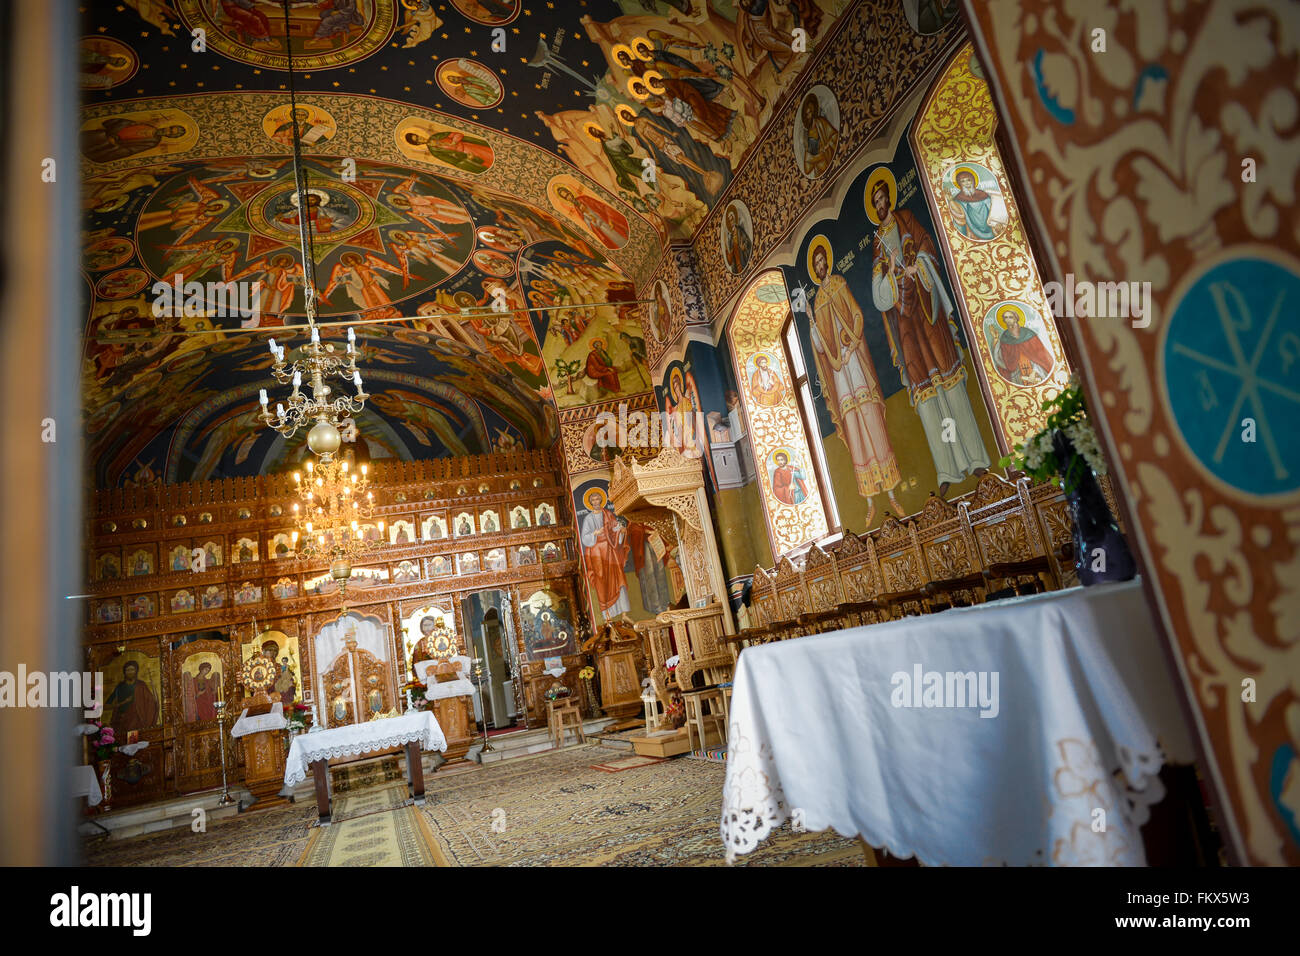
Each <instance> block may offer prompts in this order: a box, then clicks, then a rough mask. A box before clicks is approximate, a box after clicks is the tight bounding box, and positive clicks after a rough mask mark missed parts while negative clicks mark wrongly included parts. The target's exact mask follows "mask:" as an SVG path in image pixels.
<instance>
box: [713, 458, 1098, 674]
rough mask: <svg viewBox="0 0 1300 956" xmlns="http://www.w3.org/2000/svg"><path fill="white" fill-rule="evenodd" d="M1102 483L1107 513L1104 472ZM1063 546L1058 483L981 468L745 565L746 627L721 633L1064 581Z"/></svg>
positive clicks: (1067, 538) (852, 618)
mask: <svg viewBox="0 0 1300 956" xmlns="http://www.w3.org/2000/svg"><path fill="white" fill-rule="evenodd" d="M1102 488H1103V490H1104V492H1105V494H1106V497H1107V499H1108V500H1109V503H1110V505H1111V509H1112V511H1115V500H1114V495H1113V492H1112V489H1111V487H1110V485H1109V483H1108V482H1107V481H1106V480H1105V479H1102ZM1116 513H1118V512H1116ZM1070 548H1071V522H1070V517H1069V513H1068V510H1067V504H1066V501H1065V498H1064V497H1063V496H1062V495H1061V493H1060V491H1059V490H1058V489H1056V488H1055V487H1053V486H1051V485H1040V486H1037V487H1030V485H1029V482H1028V480H1027V479H1021V480H1020V481H1019V482H1017V483H1015V484H1012V483H1010V482H1007V481H1005V480H1003V479H1002V478H999V477H998V476H997V475H994V474H992V473H988V474H986V475H984V476H982V477H981V478H980V480H979V482H978V484H977V485H976V488H975V490H974V491H973V492H971V493H970V494H969V495H967V496H965V497H963V498H959V499H956V500H954V501H951V502H949V501H944V500H943V499H941V498H938V497H934V496H931V498H930V500H929V501H928V502H927V503H926V506H925V507H924V508H923V509H922V510H921V511H920V512H918V513H917V514H915V515H912V516H910V517H908V518H902V519H900V518H895V517H887V518H886V519H885V521H884V523H883V524H882V525H881V527H880V528H878V529H876V530H874V531H871V532H869V533H867V534H864V535H855V534H853V533H852V532H848V533H846V534H845V535H844V537H843V538H842V539H841V540H840V541H838V542H836V543H835V544H834V545H832V546H831V547H829V548H827V549H825V550H823V549H822V548H819V547H816V546H814V547H813V548H812V549H810V550H809V551H807V552H806V553H804V554H803V555H801V556H800V557H799V559H798V560H797V561H791V560H790V559H788V558H785V559H782V560H781V562H780V563H778V564H777V565H776V567H774V568H772V569H771V570H767V569H764V568H755V569H754V576H753V583H752V585H751V596H750V602H749V607H748V611H747V617H748V620H747V626H746V627H744V628H743V629H742V630H741V632H740V633H739V634H737V635H734V636H732V637H729V638H727V639H726V640H728V642H729V643H731V644H732V645H733V647H736V648H739V647H746V646H750V645H753V644H763V643H768V642H769V641H776V640H785V639H787V638H791V637H801V636H804V635H806V634H813V633H822V632H825V631H828V630H838V629H840V628H844V627H852V626H857V625H862V624H871V623H877V622H880V621H886V620H893V619H897V618H899V617H902V616H904V615H907V614H916V613H927V612H930V611H938V610H944V609H946V608H949V607H952V606H957V605H963V604H973V603H979V602H981V601H984V600H988V599H990V598H991V597H1000V596H1006V595H1009V594H1015V593H1021V594H1023V593H1030V592H1034V591H1039V590H1051V589H1055V588H1059V587H1063V586H1069V585H1071V584H1074V583H1076V582H1077V578H1076V577H1075V575H1074V569H1073V566H1072V564H1071V561H1070V560H1069V552H1070Z"/></svg>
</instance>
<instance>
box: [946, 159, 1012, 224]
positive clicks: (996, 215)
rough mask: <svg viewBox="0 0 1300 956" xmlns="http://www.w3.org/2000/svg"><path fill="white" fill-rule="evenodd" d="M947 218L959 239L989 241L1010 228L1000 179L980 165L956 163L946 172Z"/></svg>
mask: <svg viewBox="0 0 1300 956" xmlns="http://www.w3.org/2000/svg"><path fill="white" fill-rule="evenodd" d="M942 181H943V190H944V193H945V196H944V199H945V203H944V205H945V206H946V209H947V214H948V217H949V218H950V219H951V220H952V224H953V228H954V229H955V230H956V232H957V234H958V235H960V236H965V237H966V238H967V239H972V240H975V241H978V242H989V241H991V240H993V239H996V238H997V237H998V236H999V235H1001V234H1002V230H1003V229H1004V228H1006V225H1007V204H1006V200H1005V199H1004V198H1003V196H1002V186H1001V185H1000V184H999V183H998V178H997V176H995V175H993V173H992V172H991V171H990V170H989V168H988V167H987V166H981V165H980V164H979V163H966V162H962V163H954V164H953V165H951V166H949V167H948V168H947V169H945V170H944V172H943V180H942Z"/></svg>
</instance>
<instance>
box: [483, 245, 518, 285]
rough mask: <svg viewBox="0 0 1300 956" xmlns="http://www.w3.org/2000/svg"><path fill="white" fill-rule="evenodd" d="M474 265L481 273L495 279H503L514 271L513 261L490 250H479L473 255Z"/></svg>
mask: <svg viewBox="0 0 1300 956" xmlns="http://www.w3.org/2000/svg"><path fill="white" fill-rule="evenodd" d="M474 265H476V266H478V268H479V269H481V270H482V271H483V272H486V273H487V274H488V275H490V276H496V277H497V278H504V277H505V276H508V275H510V274H512V273H513V272H514V271H515V264H514V261H513V260H511V259H508V258H506V257H505V256H503V255H502V254H501V253H499V252H494V251H492V250H491V249H480V250H479V251H478V252H476V253H474Z"/></svg>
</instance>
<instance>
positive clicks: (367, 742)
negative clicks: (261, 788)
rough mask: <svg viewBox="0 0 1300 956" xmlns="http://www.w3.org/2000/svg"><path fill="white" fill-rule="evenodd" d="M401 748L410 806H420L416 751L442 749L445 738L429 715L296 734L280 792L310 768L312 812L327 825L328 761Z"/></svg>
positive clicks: (420, 780)
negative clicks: (313, 795)
mask: <svg viewBox="0 0 1300 956" xmlns="http://www.w3.org/2000/svg"><path fill="white" fill-rule="evenodd" d="M401 746H405V748H406V774H407V780H408V782H409V783H410V785H411V796H412V797H414V798H415V802H416V804H417V805H418V804H422V803H424V765H423V764H422V763H421V761H420V751H422V750H437V751H445V750H446V749H447V738H446V737H444V736H443V734H442V728H441V727H439V726H438V721H437V720H435V719H434V716H433V713H432V712H431V711H427V710H426V711H413V712H412V713H409V714H404V715H402V716H401V717H387V718H384V719H383V720H372V721H369V722H367V723H364V724H349V725H348V726H346V727H333V728H331V729H329V730H321V731H317V732H316V733H311V734H299V735H298V736H297V737H294V738H293V743H292V744H290V746H289V757H288V759H287V760H286V762H285V767H284V786H285V789H286V790H290V789H292V788H293V787H294V786H295V785H297V784H298V783H300V782H301V781H303V780H306V779H307V768H308V767H310V768H311V772H312V777H313V778H314V779H315V781H316V812H317V814H318V815H319V817H320V823H321V825H322V826H328V825H329V823H330V819H331V817H330V814H331V805H330V796H331V786H330V772H329V761H330V760H332V759H335V758H338V757H360V756H364V755H365V754H370V753H375V752H377V751H381V750H388V749H390V748H392V747H401Z"/></svg>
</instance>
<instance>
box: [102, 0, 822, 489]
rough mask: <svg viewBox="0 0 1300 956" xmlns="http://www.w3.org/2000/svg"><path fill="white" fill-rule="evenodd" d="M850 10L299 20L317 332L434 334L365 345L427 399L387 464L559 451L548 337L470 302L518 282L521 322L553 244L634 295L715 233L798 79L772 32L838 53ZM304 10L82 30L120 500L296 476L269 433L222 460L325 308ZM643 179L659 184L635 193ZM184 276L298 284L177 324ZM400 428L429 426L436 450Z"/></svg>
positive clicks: (143, 3)
mask: <svg viewBox="0 0 1300 956" xmlns="http://www.w3.org/2000/svg"><path fill="white" fill-rule="evenodd" d="M840 5H841V4H839V3H838V2H833V0H818V2H813V0H794V2H792V3H790V4H788V5H782V6H778V5H774V4H768V3H765V2H761V0H754V2H749V3H742V4H741V6H740V8H739V9H737V8H736V7H734V6H732V5H730V4H729V3H719V2H716V0H714V2H711V3H710V2H705V0H674V2H671V3H663V2H660V3H654V2H651V3H649V4H642V3H639V2H638V3H631V2H625V3H622V4H619V3H611V2H597V0H593V2H578V3H575V4H532V3H527V2H518V0H487V2H482V0H450V2H444V3H436V2H429V0H355V2H342V3H341V2H335V3H334V4H333V5H332V6H329V7H322V6H321V5H319V4H316V3H311V4H307V3H297V2H290V4H289V12H290V24H289V35H290V40H289V42H290V44H291V46H292V48H293V59H294V66H295V86H296V89H297V104H298V108H299V109H300V110H301V111H302V112H300V113H299V119H300V124H301V128H302V129H303V130H304V157H305V162H304V165H305V168H306V172H307V179H308V185H309V187H311V188H312V189H313V190H315V192H316V193H317V195H318V197H319V204H318V205H317V208H316V209H315V210H312V212H311V213H310V214H311V215H313V216H314V219H313V221H314V223H315V225H316V227H317V230H316V232H317V236H316V243H315V246H314V251H315V254H314V256H313V259H314V262H315V269H316V277H317V285H318V286H319V287H320V288H321V289H322V291H325V290H326V289H327V288H329V291H328V293H327V297H326V298H325V300H324V302H323V304H322V319H323V320H325V321H330V320H338V319H345V318H349V317H357V318H358V320H363V319H367V318H383V317H393V316H413V317H416V318H415V319H414V320H413V321H411V322H410V323H401V324H394V325H367V326H365V328H364V333H363V335H362V340H363V342H364V349H363V351H364V352H365V355H366V357H365V359H363V364H364V365H365V366H366V367H367V368H369V369H373V370H374V371H375V372H380V371H382V372H383V374H386V375H387V374H391V375H395V376H399V377H405V378H407V379H409V382H406V383H405V385H406V387H404V388H402V389H400V392H401V396H402V397H401V400H400V401H398V400H394V401H393V402H390V407H388V408H386V409H385V408H378V407H376V408H374V409H373V410H371V411H370V412H369V413H368V414H369V415H371V416H373V419H374V422H373V424H374V426H375V428H376V435H377V436H382V437H376V438H375V439H374V440H375V442H376V443H377V446H378V447H377V449H376V450H377V451H378V452H380V453H389V454H395V455H397V456H399V457H406V456H412V457H420V456H430V455H439V454H457V453H463V451H464V450H465V449H469V450H480V449H479V446H481V445H482V444H483V442H484V441H486V442H487V443H489V445H490V446H493V447H503V446H510V445H512V444H513V445H523V446H525V447H537V446H540V445H545V444H548V443H550V442H551V441H553V440H554V438H555V429H556V425H555V422H556V415H555V406H554V403H553V401H552V395H553V394H554V390H553V389H552V387H551V384H550V382H549V381H548V375H549V370H548V368H547V366H546V363H545V360H544V359H543V356H544V355H545V354H546V348H545V337H546V335H547V330H548V328H549V325H548V322H547V321H545V317H544V316H543V317H542V321H538V315H536V314H534V315H533V316H532V319H533V321H529V320H528V317H527V316H525V315H523V314H520V315H519V316H517V317H516V319H515V320H514V321H505V322H502V321H500V320H499V319H496V318H493V317H475V318H471V319H463V318H460V316H461V312H462V310H464V309H466V308H470V309H480V310H481V309H482V308H483V307H485V306H487V305H488V304H489V302H490V300H491V297H492V293H493V291H494V290H495V289H496V288H498V287H501V286H502V285H504V286H505V289H506V293H507V295H508V297H509V301H510V302H511V303H512V304H514V305H523V304H524V303H525V300H524V298H523V295H522V293H523V285H524V284H523V283H521V282H520V279H519V274H518V273H519V268H520V264H521V263H522V262H527V258H526V257H527V256H528V253H529V250H530V249H531V248H532V247H534V246H537V245H538V244H545V245H546V246H547V248H554V247H555V246H556V245H557V244H559V245H561V246H565V247H568V248H569V249H571V250H572V252H573V254H574V256H576V257H578V258H580V259H582V260H583V261H588V262H591V263H594V264H596V266H597V267H598V270H600V271H602V272H607V273H609V274H610V275H612V276H616V277H617V280H611V283H612V282H614V281H617V283H618V285H619V287H620V294H625V293H623V291H622V289H623V287H626V286H627V285H628V282H629V281H630V283H631V284H633V285H638V286H639V285H641V284H642V283H643V282H644V281H645V279H646V278H647V277H648V276H649V275H650V274H651V272H652V271H653V269H654V268H655V266H656V264H657V262H658V260H659V258H660V257H661V255H662V254H663V251H664V248H665V246H666V243H667V242H669V241H671V240H674V239H682V238H687V237H689V235H690V233H691V230H692V229H693V228H694V227H695V226H696V225H697V224H698V223H699V222H700V221H702V220H703V218H704V216H705V215H706V214H707V212H708V210H709V208H710V206H711V204H713V203H714V202H715V201H716V199H717V198H718V196H719V195H720V194H721V192H722V191H723V189H724V188H725V186H726V184H727V183H728V182H729V181H730V177H731V172H732V170H733V168H734V167H735V165H736V164H738V163H739V161H740V160H741V158H742V157H743V155H744V152H745V150H746V149H747V148H748V147H749V146H750V145H752V143H753V142H754V140H755V139H756V138H757V135H758V133H759V131H760V130H761V128H762V126H763V124H764V122H765V121H766V119H767V117H768V116H769V115H770V111H771V108H772V105H773V103H774V102H775V100H776V99H777V94H778V92H779V89H780V88H781V87H782V86H784V85H785V84H786V83H787V82H788V81H789V80H790V79H791V78H792V75H793V73H794V72H797V66H796V65H794V64H791V63H789V62H786V63H784V64H782V63H780V62H779V60H780V58H779V56H777V57H774V56H773V54H772V52H771V50H770V49H768V47H770V46H771V39H772V37H773V36H774V35H776V34H777V33H778V32H779V31H780V30H786V31H787V34H786V35H787V36H788V31H789V30H790V29H792V28H793V27H795V26H798V25H799V24H803V25H804V26H805V27H807V28H809V32H810V34H811V40H812V42H814V43H815V42H816V39H817V38H818V37H819V36H821V35H824V33H825V32H826V30H827V29H829V27H830V25H831V22H832V21H833V13H832V11H833V10H834V9H835V8H837V7H839V6H840ZM649 8H654V9H653V10H651V9H649ZM750 8H752V9H750ZM283 15H284V7H283V4H282V3H280V2H278V0H239V2H234V0H230V2H227V0H222V2H216V3H210V2H206V0H203V2H200V0H179V2H177V3H175V4H174V9H172V8H169V7H167V6H166V5H164V4H161V3H158V2H156V0H128V2H127V4H126V6H125V7H124V6H122V5H121V4H117V3H106V2H102V0H97V2H92V3H90V4H89V5H88V6H87V8H86V10H85V25H84V29H83V40H82V49H81V58H80V63H81V73H82V85H83V88H84V89H85V101H84V107H83V114H82V117H81V120H82V127H81V145H82V160H83V166H82V170H81V175H82V180H83V207H84V210H85V219H84V233H83V239H84V257H83V263H82V265H83V274H84V276H85V278H86V280H87V283H88V285H89V288H90V293H91V294H90V299H89V301H90V309H89V314H88V316H87V325H86V346H85V376H84V399H85V401H84V404H85V412H86V420H87V428H88V431H89V436H90V445H91V455H92V460H94V461H96V463H97V473H96V476H95V478H96V482H97V484H100V485H106V484H114V483H117V482H119V481H121V480H124V479H127V478H129V476H130V475H131V473H132V470H133V469H134V468H137V467H140V466H148V468H149V469H151V470H153V471H155V472H158V473H162V474H165V475H167V476H170V477H171V478H172V480H184V479H185V477H212V476H217V475H222V474H230V473H240V472H241V471H243V470H246V469H250V468H251V469H253V470H256V469H257V468H260V467H266V466H267V464H268V462H269V461H272V460H274V459H275V456H276V455H277V454H279V453H278V452H275V451H274V450H273V449H272V448H271V445H272V444H273V442H271V440H270V439H267V440H266V441H265V442H264V444H265V445H266V447H261V446H258V447H256V448H253V447H251V446H250V447H248V448H246V449H245V453H244V454H243V455H242V457H241V456H240V455H239V454H238V453H235V454H233V455H231V454H226V453H224V452H223V453H221V454H217V450H218V448H217V446H216V445H214V442H215V443H219V442H221V441H230V440H231V438H232V436H233V434H234V433H233V432H231V434H230V435H228V434H227V432H229V431H230V430H231V429H233V428H236V427H237V425H238V423H240V422H241V421H242V420H243V419H245V418H248V417H249V414H250V413H251V412H252V411H253V404H252V403H253V402H255V399H256V387H257V383H259V382H260V383H261V384H263V385H265V384H269V382H268V381H267V379H269V374H268V368H269V356H267V353H266V338H267V335H268V334H269V333H268V331H267V329H268V327H271V326H274V325H275V324H277V323H292V322H295V321H298V320H299V319H300V317H301V315H302V313H303V298H302V291H301V289H302V284H301V279H300V275H301V266H300V265H297V264H296V263H297V259H298V255H297V219H296V217H297V215H298V210H297V208H296V206H295V205H294V204H293V203H292V201H291V200H292V196H291V194H292V192H293V190H292V163H291V148H290V146H291V139H290V137H289V134H288V129H289V127H290V124H289V120H290V115H289V98H288V89H287V82H286V80H287V75H286V73H285V72H284V65H285V58H284V43H285V31H284V22H283ZM497 28H500V29H501V30H502V31H504V32H503V33H502V34H501V35H500V37H503V38H504V42H505V47H506V48H505V50H502V51H500V52H496V51H493V50H492V41H493V39H494V38H497V36H496V35H494V34H493V33H492V31H493V30H494V29H497ZM197 29H201V30H202V31H203V40H204V43H203V46H204V49H203V50H201V51H200V50H197V49H195V47H196V40H195V37H196V34H195V32H194V31H195V30H197ZM630 51H634V55H631V56H629V55H628V53H629V52H630ZM651 69H653V70H654V71H655V73H656V74H657V76H647V71H648V70H651ZM674 92H675V93H676V94H677V95H676V96H673V95H672V94H673V93H674ZM691 103H694V105H695V107H696V109H695V110H694V111H691V110H690V109H689V108H688V107H689V105H690V104H691ZM683 104H685V105H683ZM647 157H648V158H649V159H650V160H651V161H652V162H655V163H657V164H658V165H657V166H656V171H657V173H658V177H657V178H656V179H655V180H654V181H653V182H647V181H646V180H645V179H644V178H643V177H642V176H640V175H639V173H640V172H642V171H643V169H644V163H643V160H644V159H645V158H647ZM286 257H288V258H286ZM295 271H296V273H297V276H298V278H297V281H296V282H295ZM177 274H180V275H181V276H182V278H183V279H184V280H185V281H200V282H204V281H219V280H224V279H231V278H234V277H239V278H242V279H244V280H253V279H259V280H261V281H262V282H263V284H264V286H266V287H268V288H273V289H277V290H278V291H277V292H275V293H274V294H273V296H272V301H271V303H270V305H272V306H274V308H272V309H268V308H267V303H266V302H265V301H264V302H263V316H262V318H261V320H260V322H259V327H258V328H248V329H245V328H242V327H241V326H244V325H247V321H246V320H240V319H239V317H238V316H234V317H229V318H227V317H224V316H222V315H214V314H213V309H212V308H211V303H210V302H209V303H208V306H209V307H208V308H207V309H197V310H193V311H197V312H199V313H200V314H197V315H185V314H183V312H184V311H185V310H183V309H178V310H177V311H179V312H181V313H182V314H172V315H168V314H164V315H163V316H161V317H155V316H154V314H153V311H154V310H153V308H152V305H153V301H154V298H155V296H156V292H155V290H156V287H155V286H154V283H155V282H157V281H159V280H160V279H163V278H167V279H172V278H174V276H175V275H177ZM330 287H332V288H330ZM587 291H588V292H590V291H592V290H590V289H589V290H587ZM596 291H599V289H597V290H596ZM268 312H269V313H270V314H268ZM235 327H241V328H240V331H239V334H236V335H220V336H219V335H215V334H213V335H204V334H201V333H203V332H204V331H205V330H210V329H212V330H215V329H218V328H235ZM149 333H153V337H151V338H145V339H142V338H141V336H142V335H148V334H149ZM181 333H188V334H181ZM461 351H463V352H464V353H465V354H464V355H462V354H459V353H460V352H461ZM264 356H267V357H265V358H264ZM449 390H450V391H449ZM452 392H455V393H456V394H458V395H460V396H461V397H462V399H463V401H462V400H455V401H452V400H450V396H451V393H452ZM403 403H405V404H403ZM199 406H201V407H202V408H203V409H204V414H205V415H206V416H207V418H206V419H205V420H204V421H203V422H202V423H197V424H196V421H195V412H194V409H195V408H196V407H199ZM402 415H414V416H415V417H416V418H418V419H420V420H421V421H424V422H425V423H426V426H427V427H424V428H423V429H422V430H421V431H422V434H420V435H416V434H414V433H413V432H411V431H410V430H409V429H404V426H403V425H402V419H401V416H402ZM471 422H476V423H478V424H477V425H474V426H471V424H470V423H471ZM241 441H242V440H241ZM467 442H468V444H467ZM236 444H240V442H236ZM254 444H256V443H254ZM481 450H487V449H486V448H483V449H481ZM268 456H269V457H268ZM236 458H238V459H239V460H238V461H236V460H235V459H236Z"/></svg>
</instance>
